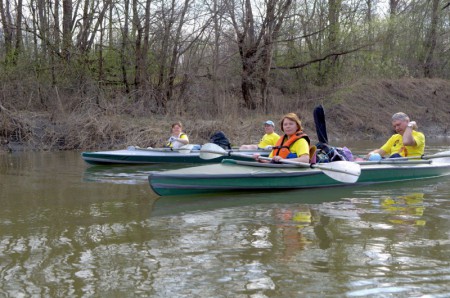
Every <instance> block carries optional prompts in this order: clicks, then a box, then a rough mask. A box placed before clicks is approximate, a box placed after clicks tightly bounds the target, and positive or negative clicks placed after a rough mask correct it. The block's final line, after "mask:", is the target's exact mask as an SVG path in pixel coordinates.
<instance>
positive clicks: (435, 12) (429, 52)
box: [423, 0, 440, 78]
mask: <svg viewBox="0 0 450 298" xmlns="http://www.w3.org/2000/svg"><path fill="white" fill-rule="evenodd" d="M432 2H433V6H432V12H431V24H430V30H429V31H428V34H427V37H426V40H425V52H426V57H425V63H424V66H423V70H424V71H423V72H424V76H425V77H426V78H432V77H433V69H434V67H433V64H434V61H433V60H434V59H433V58H434V51H435V49H436V40H437V24H438V21H439V2H440V1H439V0H432Z"/></svg>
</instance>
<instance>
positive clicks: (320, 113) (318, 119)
mask: <svg viewBox="0 0 450 298" xmlns="http://www.w3.org/2000/svg"><path fill="white" fill-rule="evenodd" d="M313 115H314V124H315V125H316V132H317V138H318V140H319V142H320V143H326V144H328V136H327V125H326V122H325V111H324V109H323V106H322V105H319V106H317V107H315V108H314V113H313Z"/></svg>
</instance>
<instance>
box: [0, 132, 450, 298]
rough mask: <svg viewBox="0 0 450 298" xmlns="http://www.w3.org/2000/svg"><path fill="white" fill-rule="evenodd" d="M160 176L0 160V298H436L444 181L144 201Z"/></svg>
mask: <svg viewBox="0 0 450 298" xmlns="http://www.w3.org/2000/svg"><path fill="white" fill-rule="evenodd" d="M430 143H431V142H429V144H428V152H427V153H429V154H432V153H435V152H437V151H439V150H442V149H447V150H448V149H450V143H449V141H448V140H447V141H446V140H441V141H436V142H434V143H432V144H430ZM378 145H379V144H362V145H359V147H358V148H357V149H358V150H359V151H360V152H361V153H362V152H367V151H368V149H371V148H374V147H377V146H378ZM170 167H175V166H173V165H172V166H120V167H119V166H116V167H113V166H109V167H107V166H101V167H100V166H88V165H87V164H85V163H84V162H83V161H82V159H81V158H80V152H32V153H8V154H6V153H5V154H0V204H1V208H0V297H254V298H260V297H450V230H449V226H450V183H449V182H450V177H443V178H437V179H429V180H423V181H415V182H402V183H395V184H392V183H391V184H384V185H376V186H364V187H358V186H352V187H343V188H331V189H317V190H302V191H284V192H276V193H239V194H228V195H220V196H218V195H216V196H212V197H208V196H203V197H184V198H166V197H164V198H158V197H157V196H156V195H155V194H153V193H152V192H151V190H150V188H149V186H148V183H147V173H148V171H150V170H163V169H168V168H170Z"/></svg>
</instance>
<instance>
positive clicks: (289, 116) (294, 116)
mask: <svg viewBox="0 0 450 298" xmlns="http://www.w3.org/2000/svg"><path fill="white" fill-rule="evenodd" d="M284 119H289V120H291V121H294V122H296V123H297V126H298V130H303V127H302V121H301V120H300V118H298V116H297V114H295V113H288V114H286V115H284V116H283V118H281V122H280V125H281V131H283V132H284V130H283V122H284Z"/></svg>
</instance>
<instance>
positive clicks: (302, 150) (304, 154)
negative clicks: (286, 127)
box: [274, 139, 309, 163]
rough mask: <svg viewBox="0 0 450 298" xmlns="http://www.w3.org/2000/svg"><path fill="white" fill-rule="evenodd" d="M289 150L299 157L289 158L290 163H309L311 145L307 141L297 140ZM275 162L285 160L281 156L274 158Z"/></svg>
mask: <svg viewBox="0 0 450 298" xmlns="http://www.w3.org/2000/svg"><path fill="white" fill-rule="evenodd" d="M289 150H290V151H291V152H292V153H294V154H295V155H297V157H295V158H287V159H286V160H288V161H295V162H303V163H309V144H308V142H307V141H306V140H305V139H300V140H297V141H296V142H295V143H294V144H293V145H292V146H291V147H290V148H289ZM274 161H275V162H280V161H281V162H282V161H283V159H282V158H280V157H279V156H275V157H274Z"/></svg>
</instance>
